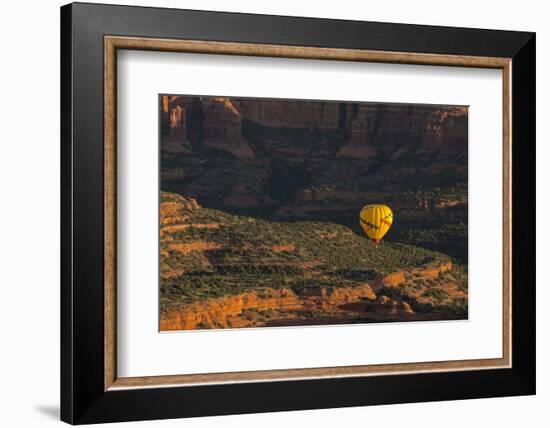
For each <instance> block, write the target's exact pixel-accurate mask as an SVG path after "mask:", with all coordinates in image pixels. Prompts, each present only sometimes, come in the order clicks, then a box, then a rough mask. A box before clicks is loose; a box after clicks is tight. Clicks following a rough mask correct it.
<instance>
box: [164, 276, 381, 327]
mask: <svg viewBox="0 0 550 428" xmlns="http://www.w3.org/2000/svg"><path fill="white" fill-rule="evenodd" d="M375 298H376V295H375V294H374V292H373V291H372V289H371V288H370V286H369V285H368V284H365V285H363V286H359V287H353V288H332V289H326V288H318V287H317V288H316V287H312V288H309V289H305V290H301V291H300V292H298V293H296V292H295V291H293V290H290V289H262V290H261V291H252V292H249V293H245V294H239V295H236V296H228V297H223V298H218V299H211V300H208V301H206V302H200V303H196V304H193V305H190V306H188V307H186V308H185V309H183V310H181V311H170V312H168V313H166V314H163V316H162V318H161V330H163V331H164V330H188V329H195V328H200V327H201V326H202V327H205V326H207V327H209V328H226V327H229V326H230V325H229V324H228V321H229V323H231V320H233V321H236V322H237V320H236V318H241V320H240V323H239V324H240V326H241V327H243V326H245V325H243V320H242V317H238V316H239V315H240V314H242V312H243V311H246V310H249V309H253V310H256V311H265V310H276V311H277V312H282V313H290V312H292V311H311V310H315V311H322V312H324V313H331V312H337V311H338V306H340V305H342V304H345V303H350V302H357V301H359V300H363V299H366V300H374V299H375ZM245 324H246V322H245Z"/></svg>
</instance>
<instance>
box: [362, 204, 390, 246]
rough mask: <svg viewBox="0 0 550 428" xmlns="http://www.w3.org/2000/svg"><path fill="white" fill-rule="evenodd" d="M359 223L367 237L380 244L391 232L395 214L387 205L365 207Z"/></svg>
mask: <svg viewBox="0 0 550 428" xmlns="http://www.w3.org/2000/svg"><path fill="white" fill-rule="evenodd" d="M359 222H360V224H361V227H362V228H363V230H364V231H365V233H366V234H367V236H368V237H369V238H370V239H372V240H373V242H374V243H375V244H378V243H379V242H380V240H381V239H382V238H383V237H384V235H385V234H386V233H387V232H388V230H390V227H391V225H392V223H393V213H392V211H391V209H390V207H388V206H387V205H378V204H374V205H365V206H364V207H363V208H362V209H361V212H360V213H359Z"/></svg>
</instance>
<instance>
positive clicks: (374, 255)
mask: <svg viewBox="0 0 550 428" xmlns="http://www.w3.org/2000/svg"><path fill="white" fill-rule="evenodd" d="M158 103H159V106H158V111H159V159H160V177H159V277H160V281H159V287H160V292H159V296H160V301H159V312H160V314H159V320H160V326H159V328H160V331H181V330H202V329H227V328H247V327H256V328H257V327H272V328H275V327H289V326H314V325H315V326H319V325H337V324H362V323H381V322H407V321H426V322H427V321H448V320H467V319H468V106H465V105H431V104H430V105H429V104H410V103H388V102H377V101H376V100H362V101H341V100H302V99H284V98H250V97H239V96H232V95H220V96H218V95H216V96H212V95H202V94H181V95H180V94H159V98H158Z"/></svg>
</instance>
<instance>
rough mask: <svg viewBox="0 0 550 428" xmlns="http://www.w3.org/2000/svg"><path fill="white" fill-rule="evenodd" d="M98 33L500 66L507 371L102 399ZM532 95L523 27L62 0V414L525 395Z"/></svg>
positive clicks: (99, 416)
mask: <svg viewBox="0 0 550 428" xmlns="http://www.w3.org/2000/svg"><path fill="white" fill-rule="evenodd" d="M105 35H117V36H137V37H152V38H166V39H187V40H208V41H227V42H241V43H262V44H272V45H293V46H315V47H328V48H350V49H368V50H374V51H397V52H414V53H426V54H447V55H469V56H490V57H507V58H512V92H511V98H512V127H511V129H512V170H513V175H512V242H513V247H512V367H511V368H506V369H494V370H466V371H453V372H432V373H416V374H398V375H391V376H387V375H386V376H384V375H380V376H378V375H376V376H365V377H349V378H323V379H308V380H292V381H269V382H253V383H234V384H218V385H202V386H185V387H164V388H142V389H128V390H113V391H110V390H107V391H105V390H104V317H103V310H104V295H103V281H104V254H103V251H104V245H103V236H104V222H103V219H104V179H103V177H104V174H103V169H104V151H103V136H104V134H103V133H104V129H103V123H104V116H103V112H104V110H103V109H104V105H103V102H104V99H103V88H104V86H103V85H104V81H103V78H104V63H103V61H104V36H105ZM535 98H536V90H535V34H534V33H528V32H513V31H495V30H482V29H466V28H448V27H435V26H420V25H407V24H389V23H374V22H357V21H343V20H328V19H311V18H297V17H284V16H266V15H251V14H235V13H220V12H205V11H190V10H178V9H160V8H144V7H128V6H111V5H100V4H85V3H74V4H69V5H66V6H63V7H62V8H61V419H62V420H63V421H65V422H68V423H71V424H86V423H99V422H116V421H133V420H145V419H165V418H179V417H191V416H204V415H224V414H238V413H257V412H270V411H283V410H301V409H317V408H329V407H347V406H364V405H374V404H391V403H405V402H419V401H439V400H458V399H470V398H482V397H500V396H514V395H530V394H534V393H535V335H536V330H535ZM514 207H520V208H514Z"/></svg>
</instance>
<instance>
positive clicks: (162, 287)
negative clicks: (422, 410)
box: [61, 3, 535, 424]
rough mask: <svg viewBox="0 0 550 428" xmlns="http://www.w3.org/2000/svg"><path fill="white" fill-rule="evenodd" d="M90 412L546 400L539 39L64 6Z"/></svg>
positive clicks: (78, 282) (77, 328)
mask: <svg viewBox="0 0 550 428" xmlns="http://www.w3.org/2000/svg"><path fill="white" fill-rule="evenodd" d="M61 53H62V58H61V71H62V76H61V79H62V85H61V86H62V92H61V101H62V115H61V116H62V117H61V121H62V123H61V126H62V141H61V147H62V148H61V156H62V159H61V161H62V162H61V164H62V171H61V173H62V179H61V186H62V236H61V241H62V266H61V268H62V283H61V287H62V290H61V291H62V292H61V299H62V301H61V338H62V343H61V355H62V361H61V366H62V371H61V372H62V376H61V389H62V396H61V402H62V405H61V409H62V420H64V421H66V422H69V423H72V424H84V423H97V422H115V421H129V420H143V419H160V418H176V417H189V416H200V415H221V414H231V413H248V412H268V411H280V410H297V409H313V408H326V407H343V406H360V405H371V404H388V403H404V402H414V401H434V400H450V399H464V398H476V397H495V396H506V395H526V394H534V393H535V280H534V276H535V261H534V260H535V259H534V251H535V244H534V243H535V226H534V224H535V222H534V219H535V197H534V190H535V188H534V186H535V185H534V177H535V162H534V159H535V35H534V34H533V33H525V32H509V31H495V30H480V29H464V28H446V27H427V26H417V25H406V24H389V23H388V24H386V23H370V22H354V21H338V20H326V19H311V18H291V17H281V16H265V15H247V14H232V13H218V12H199V11H189V10H176V9H156V8H140V7H127V6H107V5H91V4H78V3H76V4H71V5H67V6H64V7H62V8H61Z"/></svg>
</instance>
